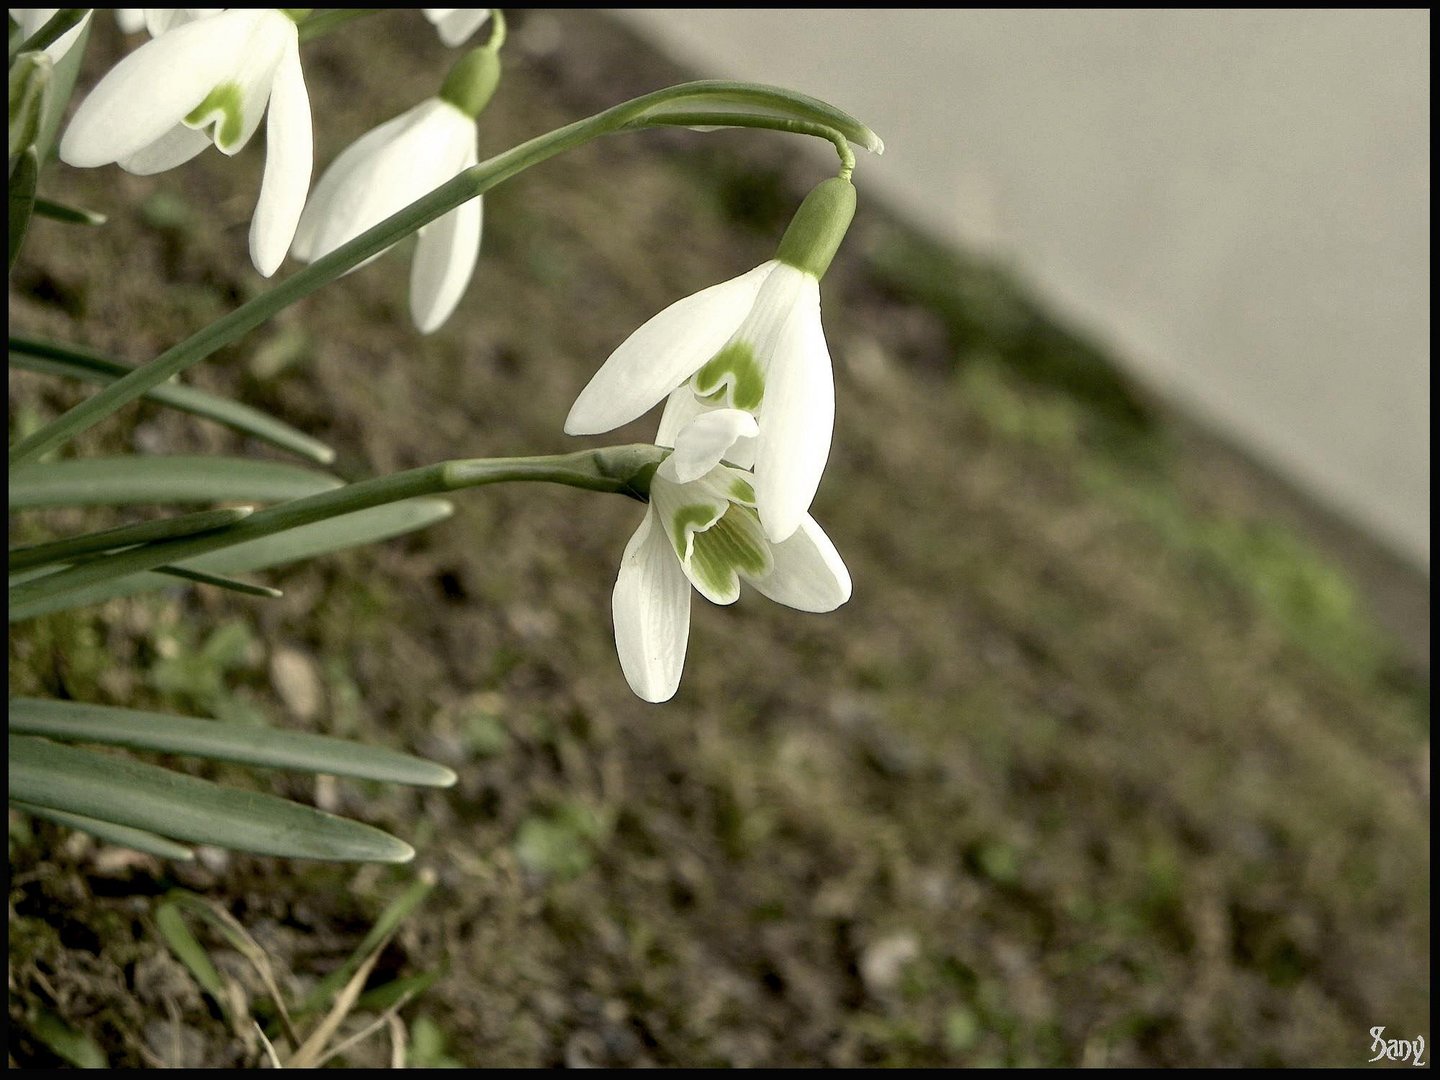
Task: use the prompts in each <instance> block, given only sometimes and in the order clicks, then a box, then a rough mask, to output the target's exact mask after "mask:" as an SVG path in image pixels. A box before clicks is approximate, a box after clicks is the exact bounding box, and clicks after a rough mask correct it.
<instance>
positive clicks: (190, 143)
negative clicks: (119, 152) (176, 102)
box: [119, 124, 210, 176]
mask: <svg viewBox="0 0 1440 1080" xmlns="http://www.w3.org/2000/svg"><path fill="white" fill-rule="evenodd" d="M209 145H210V136H209V135H206V134H205V133H204V132H203V131H192V130H191V129H190V128H187V127H186V126H185V125H184V124H176V125H175V126H174V127H173V128H171V129H170V130H169V131H167V132H166V133H165V134H164V135H161V136H160V138H158V139H156V140H155V141H154V142H152V143H151V144H150V145H149V146H146V147H142V148H141V149H140V150H138V151H136V152H135V153H133V154H131V155H130V156H129V157H126V158H121V159H120V162H119V165H120V167H121V168H122V169H124V170H125V171H126V172H128V173H134V174H135V175H136V176H150V175H152V174H153V173H162V172H165V171H166V170H168V169H173V168H175V166H177V165H184V164H185V162H187V161H189V160H190V159H191V158H193V157H194V156H195V155H196V154H198V153H200V151H202V150H204V149H205V148H206V147H207V146H209Z"/></svg>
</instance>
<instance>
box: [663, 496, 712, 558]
mask: <svg viewBox="0 0 1440 1080" xmlns="http://www.w3.org/2000/svg"><path fill="white" fill-rule="evenodd" d="M722 512H723V511H722ZM716 513H717V510H716V508H715V507H714V506H712V505H710V504H709V503H691V504H690V505H689V506H682V507H680V509H679V510H676V511H675V516H674V517H673V518H672V519H671V521H670V535H671V538H672V539H673V540H674V542H675V550H676V552H678V553H679V555H680V558H682V559H683V558H685V547H686V544H685V541H686V539H687V537H688V535H689V532H690V530H691V529H696V530H699V529H708V528H709V527H710V526H711V525H713V524H714V523H715V515H716Z"/></svg>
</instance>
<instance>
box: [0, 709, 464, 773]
mask: <svg viewBox="0 0 1440 1080" xmlns="http://www.w3.org/2000/svg"><path fill="white" fill-rule="evenodd" d="M9 725H10V731H11V732H13V733H15V734H17V735H43V736H45V737H47V738H51V739H58V740H63V741H76V742H94V743H103V744H106V745H110V746H124V747H128V748H129V749H131V750H157V751H161V752H163V753H167V754H189V755H194V756H196V757H203V758H211V759H213V760H216V761H233V762H237V763H239V764H241V765H256V766H259V767H261V768H271V769H294V770H297V771H300V772H310V773H330V774H332V775H335V776H353V777H357V778H359V779H363V780H381V781H384V782H386V783H391V784H414V785H418V786H422V787H449V786H450V785H451V784H453V783H455V774H454V773H453V772H451V771H450V770H449V769H447V768H445V767H444V766H443V765H436V764H434V763H433V762H429V761H425V760H424V759H422V758H417V757H411V756H410V755H409V754H399V753H395V752H394V751H391V750H385V749H382V748H380V747H374V746H366V745H364V744H362V743H356V742H351V741H350V740H348V739H337V738H334V737H332V736H329V735H310V734H306V733H304V732H297V731H284V730H278V729H276V728H268V727H249V726H245V725H241V724H227V723H222V722H221V721H218V720H201V719H198V718H196V717H189V716H171V715H169V714H167V713H156V712H142V711H139V710H136V709H118V708H112V707H110V706H106V705H89V704H85V703H83V702H76V701H51V700H48V699H44V698H11V699H10V719H9Z"/></svg>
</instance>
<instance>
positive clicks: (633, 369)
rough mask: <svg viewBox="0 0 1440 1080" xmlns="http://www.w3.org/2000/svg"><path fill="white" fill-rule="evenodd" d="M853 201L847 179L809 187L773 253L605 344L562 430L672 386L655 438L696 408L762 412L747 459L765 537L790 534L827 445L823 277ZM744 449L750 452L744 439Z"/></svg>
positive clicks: (830, 392)
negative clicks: (614, 345) (607, 348)
mask: <svg viewBox="0 0 1440 1080" xmlns="http://www.w3.org/2000/svg"><path fill="white" fill-rule="evenodd" d="M853 208H854V189H853V188H852V187H851V186H850V184H849V182H848V181H845V180H840V179H834V180H828V181H826V182H825V183H824V184H822V185H820V187H818V188H816V190H815V191H814V192H812V193H811V194H810V196H809V197H807V199H806V200H805V203H804V204H803V205H802V206H801V208H800V211H799V212H798V213H797V214H796V216H795V221H794V222H793V223H792V224H791V227H790V229H789V230H788V231H787V233H786V235H785V239H784V240H783V241H782V242H781V245H780V250H779V252H778V253H777V255H776V257H775V258H774V259H772V260H770V261H769V262H765V263H762V264H761V265H760V266H757V267H756V268H755V269H754V270H751V271H750V272H749V273H746V274H742V275H740V276H739V277H737V278H732V279H731V280H729V281H726V282H722V283H721V284H719V285H712V286H711V287H710V288H708V289H704V290H702V291H700V292H698V293H695V294H694V295H693V296H688V297H686V298H685V299H683V300H679V301H676V302H675V303H674V304H671V305H670V306H669V307H668V308H666V309H665V310H664V311H662V312H660V313H659V314H658V315H656V316H654V317H653V318H652V319H650V320H649V321H648V322H646V323H645V324H644V325H643V326H641V327H640V329H638V330H636V331H635V332H634V333H633V334H631V335H630V337H629V338H627V339H626V340H625V342H624V343H623V344H621V346H620V347H619V348H618V349H616V350H615V351H614V352H613V353H611V354H610V357H609V359H607V360H606V361H605V363H604V364H603V365H602V366H601V368H600V370H599V371H597V372H596V373H595V376H594V378H592V379H591V380H590V383H589V385H587V386H586V387H585V389H584V390H582V391H581V392H580V396H579V397H578V398H576V400H575V404H574V406H573V407H572V408H571V409H570V415H569V416H568V417H567V418H566V421H565V430H566V431H567V432H568V433H569V434H571V435H596V434H599V433H601V432H604V431H610V430H613V429H614V428H617V427H619V426H621V425H622V424H625V423H628V422H629V421H631V420H633V419H635V418H636V417H637V416H639V415H641V414H642V413H644V412H645V411H646V410H647V409H649V408H650V407H651V406H653V405H654V404H655V403H656V402H657V401H659V400H660V399H661V398H664V397H665V396H666V395H670V402H669V405H668V406H667V409H666V415H665V418H664V419H663V420H662V422H661V431H660V436H659V438H658V439H657V440H656V441H657V442H658V443H659V444H660V445H662V446H668V445H672V440H673V438H674V435H675V433H676V432H677V431H679V430H680V428H682V427H683V426H685V425H686V424H688V423H689V422H690V421H692V420H694V419H695V418H696V417H697V416H699V415H700V414H702V413H705V412H708V411H710V410H712V409H715V408H719V407H722V406H723V407H725V408H728V409H739V410H743V411H745V412H748V413H750V414H752V415H753V416H754V417H755V418H756V419H757V420H758V422H759V431H758V435H757V436H756V437H755V439H754V443H753V462H754V468H755V492H756V497H757V499H758V505H759V510H760V520H761V521H762V522H763V523H764V526H765V535H766V536H767V537H768V538H769V539H770V540H772V541H781V540H784V539H786V538H787V537H789V536H790V535H791V534H792V533H794V532H795V530H796V529H797V528H798V527H799V526H800V522H801V520H802V519H803V517H804V515H805V512H806V510H807V509H808V508H809V506H810V503H811V501H812V500H813V499H814V497H815V491H816V489H817V488H818V487H819V485H820V477H821V474H822V473H823V472H824V469H825V461H826V459H827V458H828V457H829V454H830V438H831V431H832V428H833V426H834V420H835V387H834V381H833V377H832V375H831V371H830V353H829V349H828V348H827V347H826V344H825V333H824V330H823V328H822V327H821V323H820V277H821V276H822V275H823V274H824V272H825V268H826V267H827V266H828V265H829V263H830V259H831V257H832V256H833V255H834V252H835V248H836V247H837V246H838V245H839V242H840V239H841V237H843V235H844V232H845V227H846V226H848V224H849V221H850V215H851V214H852V213H853ZM686 385H688V393H686V392H684V387H685V386H686ZM677 387H681V388H682V389H681V391H678V392H677V390H676V388H677ZM739 449H740V450H741V452H743V453H745V454H749V453H751V452H752V450H751V447H750V446H749V445H746V444H742V445H741V446H740V448H739ZM737 463H741V464H746V465H748V464H749V463H750V460H749V459H748V458H745V459H742V460H741V461H739V462H737Z"/></svg>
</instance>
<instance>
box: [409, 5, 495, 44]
mask: <svg viewBox="0 0 1440 1080" xmlns="http://www.w3.org/2000/svg"><path fill="white" fill-rule="evenodd" d="M420 11H421V13H422V14H423V15H424V16H425V18H427V19H429V20H430V23H431V25H432V26H434V27H435V29H436V31H437V32H438V33H439V34H440V43H441V44H442V45H447V46H449V47H450V48H452V49H453V48H454V47H455V46H456V45H463V44H465V42H467V41H469V40H470V35H471V34H473V33H475V31H476V30H479V29H480V27H482V26H484V25H485V23H486V22H487V21H488V20H489V18H490V8H421V9H420Z"/></svg>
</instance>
